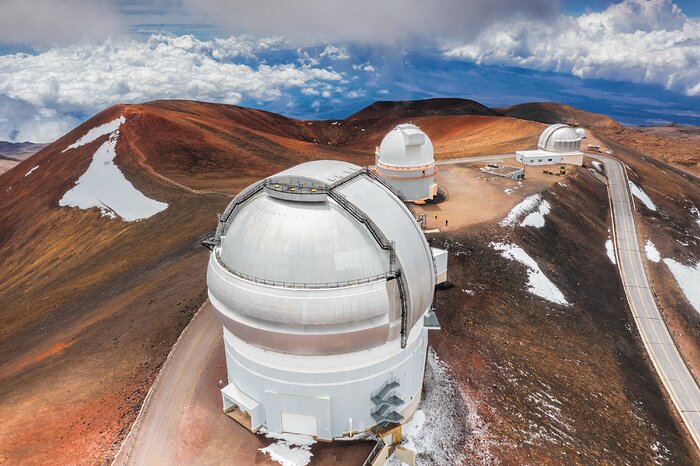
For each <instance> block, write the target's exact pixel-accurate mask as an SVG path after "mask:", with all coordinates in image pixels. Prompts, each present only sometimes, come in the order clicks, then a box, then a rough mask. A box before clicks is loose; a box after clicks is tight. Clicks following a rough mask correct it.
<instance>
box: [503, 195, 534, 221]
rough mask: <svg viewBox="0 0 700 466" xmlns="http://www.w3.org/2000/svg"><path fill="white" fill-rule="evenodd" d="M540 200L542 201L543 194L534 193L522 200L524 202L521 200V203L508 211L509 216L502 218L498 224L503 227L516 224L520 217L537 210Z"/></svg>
mask: <svg viewBox="0 0 700 466" xmlns="http://www.w3.org/2000/svg"><path fill="white" fill-rule="evenodd" d="M540 201H542V196H540V195H539V194H533V195H532V196H528V197H526V198H525V199H523V200H522V202H520V204H518V205H516V206H515V207H513V208H512V209H511V210H510V212H509V213H508V216H506V218H504V219H503V220H501V221H500V222H499V223H498V224H499V225H500V226H502V227H509V226H512V225H515V224H516V223H517V222H518V220H519V219H520V217H522V216H523V215H525V214H526V213H528V212H531V211H533V210H535V208H536V207H537V204H539V203H540Z"/></svg>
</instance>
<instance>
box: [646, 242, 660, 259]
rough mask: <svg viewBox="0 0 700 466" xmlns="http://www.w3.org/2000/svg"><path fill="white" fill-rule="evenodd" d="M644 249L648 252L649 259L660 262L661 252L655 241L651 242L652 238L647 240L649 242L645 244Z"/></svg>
mask: <svg viewBox="0 0 700 466" xmlns="http://www.w3.org/2000/svg"><path fill="white" fill-rule="evenodd" d="M644 251H645V252H646V254H647V259H649V260H650V261H652V262H659V261H660V260H661V254H659V250H658V249H656V246H655V245H654V243H652V242H651V240H649V239H648V240H647V243H646V244H645V245H644Z"/></svg>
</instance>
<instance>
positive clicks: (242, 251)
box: [207, 161, 435, 354]
mask: <svg viewBox="0 0 700 466" xmlns="http://www.w3.org/2000/svg"><path fill="white" fill-rule="evenodd" d="M229 214H230V215H229ZM226 217H228V218H226ZM224 220H226V222H225V223H223V225H224V226H223V227H222V228H221V229H220V231H219V233H220V235H221V242H220V247H217V248H215V250H214V254H212V255H211V260H210V264H209V271H208V274H207V282H208V286H209V294H210V299H211V301H212V303H213V304H214V307H215V308H216V309H217V311H218V312H219V314H220V316H221V317H222V320H223V322H224V326H225V327H226V328H227V329H228V330H229V331H230V332H231V333H233V334H234V335H236V336H237V337H239V338H241V339H242V340H244V341H246V342H248V343H250V344H253V345H256V346H259V347H262V348H267V349H272V350H277V351H283V352H287V353H297V354H334V353H338V352H346V351H356V350H360V349H365V348H369V347H372V346H376V345H379V344H384V343H386V342H387V341H393V340H396V339H398V338H402V337H403V338H405V335H406V334H407V333H408V332H410V329H411V328H412V327H413V325H414V324H415V323H416V322H417V321H418V319H419V318H422V316H423V315H424V314H425V312H426V311H427V310H428V309H429V308H430V305H431V303H432V298H433V288H434V284H435V277H434V274H433V272H434V266H433V259H432V253H431V251H430V247H429V246H428V244H427V242H426V240H425V237H424V236H423V233H422V231H421V230H420V227H419V225H418V224H417V222H416V220H415V218H414V217H413V215H412V214H411V212H410V211H409V210H408V208H407V207H406V206H405V205H404V204H403V202H402V201H401V200H400V199H399V198H398V197H396V195H395V194H394V193H393V192H392V191H391V190H390V189H389V188H387V186H385V185H384V184H383V183H382V182H381V181H379V180H378V179H376V178H375V177H374V176H372V175H371V173H370V172H369V171H367V170H365V169H362V168H360V167H357V166H355V165H352V164H349V163H345V162H337V161H316V162H309V163H305V164H302V165H298V166H296V167H294V168H292V169H289V170H286V171H284V172H281V173H279V174H277V175H274V176H272V177H270V178H267V179H265V180H263V181H262V182H260V183H258V184H256V185H253V186H251V187H250V188H248V189H247V190H246V191H244V193H243V194H241V195H239V196H238V197H237V198H236V199H234V201H233V202H232V203H231V205H230V206H229V208H228V209H227V211H226V212H225V213H224ZM399 282H400V283H399ZM402 287H403V289H404V290H405V293H404V298H403V299H402V298H401V294H402V293H401V288H402ZM402 309H405V311H402ZM402 313H404V314H405V317H406V318H405V321H404V322H403V323H402Z"/></svg>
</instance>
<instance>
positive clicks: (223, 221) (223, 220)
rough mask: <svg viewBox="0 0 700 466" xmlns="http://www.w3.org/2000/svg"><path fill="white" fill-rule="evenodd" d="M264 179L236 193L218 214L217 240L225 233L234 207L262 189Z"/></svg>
mask: <svg viewBox="0 0 700 466" xmlns="http://www.w3.org/2000/svg"><path fill="white" fill-rule="evenodd" d="M265 181H267V180H262V181H259V182H257V183H255V184H254V185H253V186H251V187H250V188H248V189H247V190H246V191H243V192H241V193H240V194H238V196H236V197H234V198H233V200H232V201H231V203H230V204H229V205H228V206H227V207H226V210H224V213H222V214H221V215H220V216H219V224H218V225H217V227H216V234H215V239H216V241H217V242H218V241H220V240H221V237H222V236H223V235H225V234H226V230H228V221H229V219H230V218H231V215H232V214H233V211H234V210H235V209H236V207H238V206H239V205H241V204H243V203H244V202H245V201H247V200H248V199H250V198H251V197H253V196H255V195H256V194H257V193H259V192H260V191H262V190H263V188H264V187H265Z"/></svg>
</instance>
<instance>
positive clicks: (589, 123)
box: [496, 102, 621, 128]
mask: <svg viewBox="0 0 700 466" xmlns="http://www.w3.org/2000/svg"><path fill="white" fill-rule="evenodd" d="M496 111H498V112H500V113H502V114H503V115H506V116H509V117H513V118H520V119H523V120H532V121H539V122H541V123H547V124H553V123H565V124H567V125H574V126H585V127H590V128H593V127H595V128H618V127H620V126H621V125H620V124H619V123H618V122H616V121H615V120H613V119H612V118H610V117H609V116H607V115H601V114H599V113H591V112H586V111H584V110H579V109H577V108H574V107H570V106H568V105H565V104H560V103H556V102H531V103H526V104H518V105H511V106H510V107H501V108H497V109H496Z"/></svg>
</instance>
